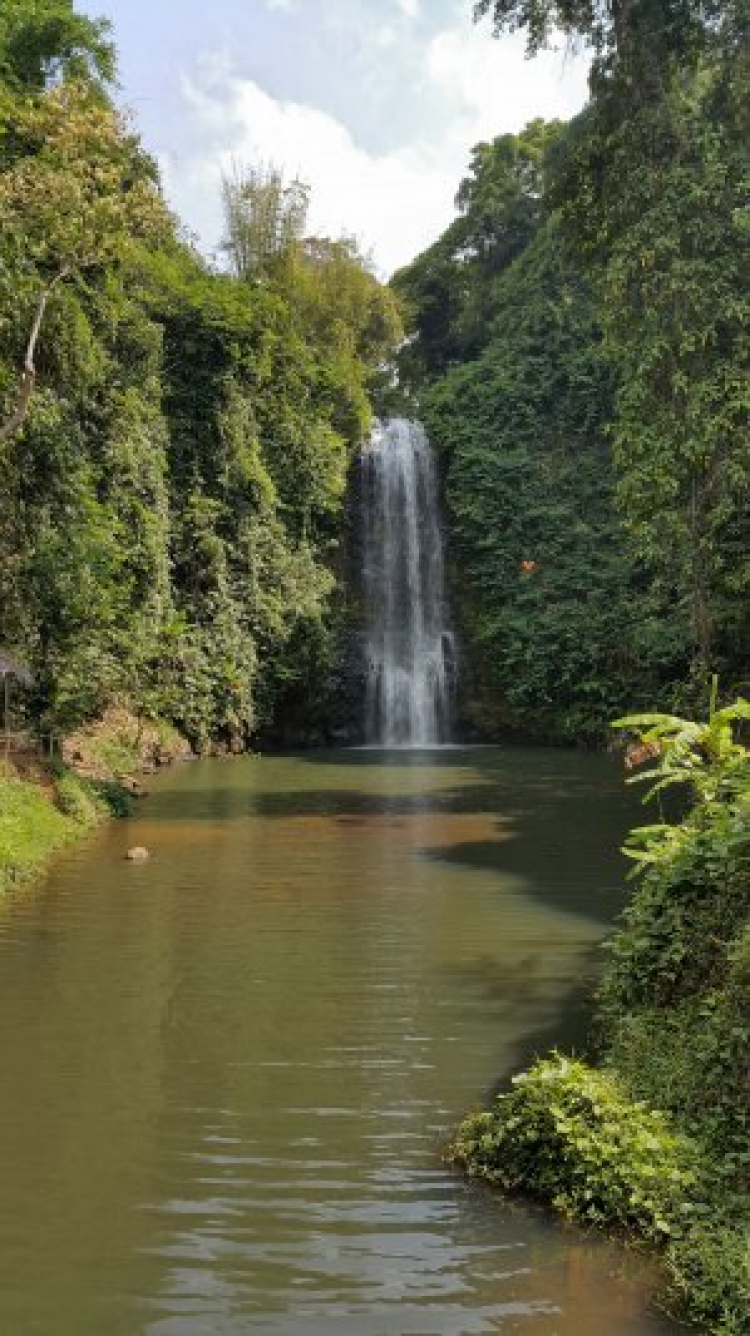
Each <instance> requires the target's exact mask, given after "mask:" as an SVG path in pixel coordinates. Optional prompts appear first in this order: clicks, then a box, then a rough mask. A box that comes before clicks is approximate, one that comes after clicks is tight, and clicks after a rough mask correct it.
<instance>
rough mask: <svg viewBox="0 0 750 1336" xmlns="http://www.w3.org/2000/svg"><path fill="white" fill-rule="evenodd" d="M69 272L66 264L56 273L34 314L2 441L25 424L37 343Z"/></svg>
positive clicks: (2, 428)
mask: <svg viewBox="0 0 750 1336" xmlns="http://www.w3.org/2000/svg"><path fill="white" fill-rule="evenodd" d="M69 274H70V269H69V267H68V266H67V265H65V266H64V267H63V268H62V269H61V270H60V271H59V272H58V273H57V274H55V277H54V278H53V279H52V282H51V283H49V284H48V285H47V287H46V288H45V289H44V292H43V293H42V295H41V297H40V298H39V304H38V306H37V308H36V315H35V316H34V323H33V325H32V326H31V334H30V335H29V341H28V343H27V345H26V355H25V357H24V362H23V372H22V374H21V384H20V387H19V390H18V397H17V399H16V406H15V408H14V409H13V412H12V413H11V415H10V417H9V418H7V419H6V421H5V422H3V423H2V424H0V441H7V440H9V439H10V437H11V436H13V435H15V433H16V432H17V431H18V430H19V428H20V427H22V426H23V423H24V421H25V420H26V414H27V413H28V411H29V404H30V403H31V396H32V394H33V393H34V386H35V385H36V360H35V359H36V350H37V344H38V343H39V336H40V334H41V332H42V325H43V323H44V317H45V315H46V312H47V306H48V304H49V300H50V297H51V296H52V294H53V292H54V290H55V288H56V287H57V285H58V283H62V282H64V280H65V279H66V278H67V277H68V275H69Z"/></svg>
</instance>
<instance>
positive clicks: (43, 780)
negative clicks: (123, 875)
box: [0, 765, 115, 894]
mask: <svg viewBox="0 0 750 1336" xmlns="http://www.w3.org/2000/svg"><path fill="white" fill-rule="evenodd" d="M114 792H115V791H114V790H113V796H112V798H111V799H109V800H108V798H107V795H106V793H105V792H104V791H102V790H98V789H97V788H96V787H95V786H94V785H93V784H92V783H91V782H89V781H87V780H84V779H81V778H80V777H79V776H77V775H76V774H75V773H74V772H73V771H71V770H67V769H65V768H64V767H55V768H48V767H45V766H41V765H39V766H37V767H35V769H34V772H33V774H32V776H31V777H29V778H26V779H22V778H21V776H20V775H19V774H18V773H17V772H16V771H15V769H13V768H9V770H8V773H7V774H3V775H0V894H2V893H3V892H4V891H8V890H10V889H11V888H12V887H14V886H18V885H19V884H20V883H21V882H24V881H28V880H29V879H30V878H32V877H34V876H36V874H37V873H39V872H40V871H42V869H43V868H44V866H45V864H46V863H47V861H48V859H49V858H50V856H51V855H52V854H53V853H55V851H56V850H57V849H59V848H61V847H62V846H63V845H65V844H69V843H71V841H73V840H75V839H76V838H78V837H79V836H80V835H81V834H82V833H83V832H84V831H86V830H90V829H91V827H92V826H94V825H96V824H97V822H99V821H103V820H104V819H105V818H106V817H107V816H109V815H111V814H112V811H113V807H114Z"/></svg>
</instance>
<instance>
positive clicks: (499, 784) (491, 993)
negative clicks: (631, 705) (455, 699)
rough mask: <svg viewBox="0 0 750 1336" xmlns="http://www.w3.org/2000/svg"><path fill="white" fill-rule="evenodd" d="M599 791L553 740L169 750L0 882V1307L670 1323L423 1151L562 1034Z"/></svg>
mask: <svg viewBox="0 0 750 1336" xmlns="http://www.w3.org/2000/svg"><path fill="white" fill-rule="evenodd" d="M631 815H632V808H630V809H629V807H628V801H627V800H626V798H625V795H624V791H623V786H622V776H621V774H620V773H619V771H618V770H617V768H616V767H615V766H614V764H613V763H611V762H610V761H609V760H608V759H607V758H604V757H594V756H581V755H573V754H567V753H564V752H552V751H544V750H531V749H528V750H526V749H504V750H495V749H488V748H482V749H476V750H466V751H463V750H460V749H451V750H446V751H444V752H440V751H437V752H431V753H425V754H409V753H391V754H383V753H379V752H369V751H359V752H358V751H351V752H337V753H333V752H331V753H310V754H308V755H304V756H296V757H264V758H249V759H242V760H232V761H227V762H221V761H214V762H200V763H196V764H194V765H189V766H184V767H181V768H178V769H175V770H173V771H171V772H169V773H167V774H165V775H162V776H160V777H159V779H158V780H157V781H156V782H155V783H154V785H153V792H152V794H151V796H150V797H149V798H147V799H146V800H145V801H143V802H142V803H141V804H140V806H139V808H138V811H137V814H136V817H135V819H133V820H130V821H127V822H121V823H113V824H112V825H110V826H109V827H108V828H107V829H106V830H104V831H103V832H101V833H98V834H97V835H95V836H94V837H93V838H92V839H91V840H89V841H87V842H86V844H85V845H82V846H79V847H77V848H76V849H74V850H72V851H70V852H68V853H66V854H64V855H63V856H62V857H61V858H60V859H59V860H58V861H57V863H56V866H55V869H54V871H53V872H52V874H51V875H50V876H49V878H48V879H47V880H46V881H45V882H44V883H43V884H41V885H40V886H39V887H37V888H35V889H33V890H31V891H26V892H24V893H19V894H16V895H13V896H11V897H9V898H7V899H6V900H5V901H3V902H2V903H0V1071H2V1102H1V1104H0V1185H1V1187H0V1331H2V1332H3V1333H5V1332H7V1333H9V1334H10V1333H12V1334H13V1336H16V1333H19V1334H20V1333H27V1332H29V1333H45V1336H46V1334H47V1333H49V1334H50V1336H53V1334H54V1336H89V1334H90V1336H120V1333H123V1334H125V1333H127V1334H128V1336H130V1334H131V1333H139V1332H144V1333H150V1334H153V1336H157V1333H158V1336H194V1334H195V1336H198V1334H202V1333H217V1336H225V1334H226V1336H235V1334H236V1336H239V1334H240V1333H245V1332H260V1333H268V1334H269V1336H275V1334H276V1333H279V1334H281V1333H283V1334H284V1336H291V1334H292V1333H298V1332H300V1333H309V1334H310V1336H313V1334H315V1336H336V1334H337V1333H347V1334H351V1336H359V1334H360V1333H361V1334H362V1336H410V1334H412V1333H413V1334H414V1336H470V1334H471V1333H490V1332H503V1333H522V1334H523V1336H532V1333H543V1334H544V1336H558V1334H559V1336H563V1334H564V1336H626V1334H627V1336H666V1334H667V1333H670V1332H674V1331H676V1330H677V1329H676V1328H675V1327H674V1326H673V1325H671V1324H670V1323H669V1322H668V1321H667V1320H666V1319H664V1318H661V1317H659V1316H658V1315H656V1314H655V1313H654V1312H653V1311H652V1309H651V1308H650V1303H649V1300H650V1295H651V1291H652V1288H653V1277H652V1276H651V1274H650V1273H649V1270H648V1268H647V1267H646V1266H645V1264H644V1263H643V1262H642V1261H640V1260H639V1259H638V1258H637V1256H635V1255H634V1254H632V1253H628V1252H627V1251H625V1250H624V1249H621V1248H616V1247H612V1246H609V1245H606V1244H605V1243H604V1242H602V1241H601V1240H598V1239H597V1238H592V1237H587V1236H585V1235H583V1234H581V1233H580V1232H578V1231H576V1230H575V1229H572V1228H570V1227H566V1226H564V1225H561V1224H560V1222H558V1221H556V1220H554V1219H551V1218H550V1217H548V1216H547V1215H546V1214H545V1213H544V1212H543V1211H541V1210H539V1209H536V1208H533V1207H530V1206H526V1205H522V1204H520V1203H509V1202H507V1201H503V1200H501V1199H500V1198H499V1197H498V1196H497V1195H496V1194H494V1193H493V1192H491V1191H489V1190H488V1189H486V1188H483V1187H481V1186H477V1185H471V1184H467V1183H466V1182H464V1181H463V1179H462V1178H461V1177H460V1176H459V1175H457V1174H455V1173H454V1172H452V1171H450V1170H448V1169H446V1168H445V1167H444V1166H443V1164H442V1162H441V1152H442V1150H443V1147H444V1145H445V1142H446V1140H447V1138H448V1136H449V1133H450V1131H451V1129H452V1127H453V1126H454V1125H455V1123H456V1121H457V1119H458V1118H459V1117H460V1116H461V1115H462V1114H463V1113H465V1112H466V1111H468V1110H469V1109H471V1108H475V1107H478V1106H479V1105H481V1104H482V1103H483V1102H484V1101H485V1100H486V1099H487V1098H488V1096H489V1094H490V1092H491V1090H492V1089H493V1087H494V1086H495V1085H496V1083H497V1082H498V1081H501V1080H502V1079H503V1077H504V1076H507V1074H508V1073H509V1072H510V1071H511V1070H512V1069H513V1068H514V1066H516V1065H517V1064H519V1063H521V1062H523V1061H524V1060H525V1059H526V1058H528V1057H529V1056H531V1055H532V1054H533V1053H534V1052H535V1051H543V1050H544V1049H546V1048H547V1047H549V1046H550V1045H551V1044H553V1043H559V1044H563V1043H567V1044H575V1043H576V1042H577V1041H579V1040H580V1036H581V1034H582V1015H583V1002H582V997H583V995H584V994H585V991H586V988H587V987H588V985H589V983H590V981H591V979H592V978H593V977H594V975H595V972H596V970H597V968H598V963H599V960H600V949H599V943H600V941H601V938H602V936H603V934H604V933H605V932H606V930H607V925H608V924H609V923H610V922H611V919H612V917H613V915H614V914H615V912H616V911H617V908H618V907H619V905H620V903H621V898H622V889H621V887H622V866H621V862H620V859H619V856H618V855H617V853H616V849H617V846H618V843H619V842H620V839H621V836H622V833H623V831H624V829H625V826H626V825H627V823H628V819H629V817H630V816H631ZM132 844H145V845H147V846H148V848H149V849H150V850H151V852H152V858H151V860H150V861H149V862H148V863H146V864H144V865H142V866H137V865H132V864H129V863H127V862H126V861H125V859H124V853H125V851H126V849H127V848H128V846H130V845H132Z"/></svg>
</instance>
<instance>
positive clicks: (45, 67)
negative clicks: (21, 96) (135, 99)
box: [0, 0, 115, 92]
mask: <svg viewBox="0 0 750 1336" xmlns="http://www.w3.org/2000/svg"><path fill="white" fill-rule="evenodd" d="M109 32H110V24H109V23H108V22H107V21H106V20H103V19H96V20H94V19H89V18H86V17H85V16H84V15H83V14H76V13H75V12H74V9H73V0H3V7H2V12H1V13H0V81H2V82H3V83H8V84H11V85H13V86H16V87H19V88H20V89H23V90H26V91H28V92H41V91H42V90H43V89H44V88H45V87H46V86H47V85H48V84H49V83H50V82H51V81H52V80H54V79H56V78H59V76H60V75H61V74H65V75H74V76H78V77H80V76H82V75H85V76H87V77H88V78H89V79H91V78H94V79H101V80H103V81H104V82H105V83H109V82H111V81H112V79H113V78H114V72H115V56H114V49H113V47H112V45H111V43H110V42H109V40H108V39H109Z"/></svg>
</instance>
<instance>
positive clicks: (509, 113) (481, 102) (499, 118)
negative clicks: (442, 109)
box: [426, 25, 588, 138]
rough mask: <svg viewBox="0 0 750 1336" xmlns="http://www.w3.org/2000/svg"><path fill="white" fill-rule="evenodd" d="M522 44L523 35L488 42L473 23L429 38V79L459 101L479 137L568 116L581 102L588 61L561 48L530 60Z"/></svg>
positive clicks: (427, 59) (577, 108)
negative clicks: (561, 50) (541, 118)
mask: <svg viewBox="0 0 750 1336" xmlns="http://www.w3.org/2000/svg"><path fill="white" fill-rule="evenodd" d="M524 48H525V38H524V36H523V35H522V34H521V33H513V34H511V35H508V36H505V37H504V38H503V39H502V41H491V40H488V36H487V33H486V31H485V30H483V29H481V28H476V27H472V26H471V25H461V27H459V28H452V29H446V30H445V31H444V32H441V33H439V34H438V35H437V36H436V37H434V38H433V40H432V41H431V42H430V44H429V46H428V49H427V55H426V64H427V72H428V75H429V77H430V79H431V80H432V81H433V83H434V84H436V85H437V87H439V88H440V89H442V90H443V92H444V95H445V96H446V97H448V98H451V99H452V100H453V101H454V102H456V103H458V104H460V106H461V107H462V108H463V112H464V115H465V116H466V117H467V118H468V119H469V121H470V123H471V124H473V125H474V127H475V129H476V131H477V132H478V137H485V138H486V137H490V136H494V135H496V134H501V133H504V132H507V131H516V130H520V129H521V128H522V127H523V126H524V125H525V124H526V122H527V121H530V120H532V119H533V118H534V117H536V116H542V117H544V118H546V119H552V118H553V117H557V116H559V117H561V118H562V119H567V118H569V117H570V116H572V115H574V114H575V112H576V111H578V110H579V109H580V107H581V106H582V105H583V103H584V101H585V99H586V74H587V68H588V62H587V61H582V60H581V59H579V58H576V57H573V56H572V55H565V54H564V53H563V52H560V51H545V52H542V54H541V55H539V56H537V57H536V59H535V60H533V61H530V60H527V59H526V57H525V54H524ZM480 127H481V129H480Z"/></svg>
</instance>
